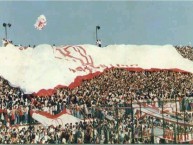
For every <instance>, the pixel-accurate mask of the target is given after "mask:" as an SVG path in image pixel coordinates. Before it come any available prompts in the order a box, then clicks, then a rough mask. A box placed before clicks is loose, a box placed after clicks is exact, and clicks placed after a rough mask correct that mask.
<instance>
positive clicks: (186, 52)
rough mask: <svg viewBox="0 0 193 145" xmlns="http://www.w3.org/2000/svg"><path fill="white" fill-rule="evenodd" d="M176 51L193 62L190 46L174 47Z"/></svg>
mask: <svg viewBox="0 0 193 145" xmlns="http://www.w3.org/2000/svg"><path fill="white" fill-rule="evenodd" d="M175 48H176V50H177V51H178V52H179V53H180V54H181V55H182V56H183V57H184V58H187V59H189V60H192V61H193V47H191V46H175Z"/></svg>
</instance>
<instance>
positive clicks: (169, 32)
mask: <svg viewBox="0 0 193 145" xmlns="http://www.w3.org/2000/svg"><path fill="white" fill-rule="evenodd" d="M41 14H44V15H45V16H46V18H47V26H46V27H45V28H44V29H43V30H42V31H39V30H36V29H35V28H34V23H35V22H36V19H37V17H38V16H39V15H41ZM4 22H6V23H11V24H12V26H11V28H9V29H8V38H9V39H11V40H12V41H13V42H14V43H15V44H23V45H29V44H31V45H34V44H35V45H38V44H43V43H47V44H56V45H61V44H63V45H66V44H74V45H76V44H95V41H96V34H95V33H96V26H97V25H100V26H101V29H100V30H99V31H98V36H99V38H100V39H101V40H102V43H103V46H106V45H110V44H139V45H141V44H153V45H164V44H172V45H180V44H182V45H188V44H193V1H186V2H183V1H159V2H153V1H121V2H118V1H95V2H92V1H57V2H54V1H28V2H25V1H17V2H14V1H8V2H6V1H0V24H1V27H0V38H1V39H2V38H4V37H5V30H4V27H3V26H2V24H3V23H4Z"/></svg>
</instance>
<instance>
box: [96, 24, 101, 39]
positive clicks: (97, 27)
mask: <svg viewBox="0 0 193 145" xmlns="http://www.w3.org/2000/svg"><path fill="white" fill-rule="evenodd" d="M100 28H101V27H100V26H96V41H97V40H98V34H97V31H98V30H99V29H100Z"/></svg>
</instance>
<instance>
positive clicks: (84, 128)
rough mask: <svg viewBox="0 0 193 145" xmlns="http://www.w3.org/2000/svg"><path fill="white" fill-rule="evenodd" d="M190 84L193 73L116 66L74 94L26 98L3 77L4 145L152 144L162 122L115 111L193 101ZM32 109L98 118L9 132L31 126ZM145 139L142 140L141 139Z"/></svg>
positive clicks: (0, 81) (65, 91) (63, 92)
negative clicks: (136, 105)
mask: <svg viewBox="0 0 193 145" xmlns="http://www.w3.org/2000/svg"><path fill="white" fill-rule="evenodd" d="M192 82H193V74H190V73H179V72H173V71H156V72H147V71H143V72H135V71H127V70H124V69H118V68H115V69H111V70H107V71H105V72H104V73H103V74H101V75H99V76H96V77H94V78H93V79H91V80H84V81H83V82H82V84H81V85H80V86H78V87H76V88H74V89H72V90H71V89H68V88H61V89H58V90H57V92H56V93H55V94H54V95H52V96H47V97H40V96H39V97H37V96H36V97H33V98H31V99H30V98H27V97H26V96H25V95H23V93H22V91H20V89H18V88H12V87H10V85H9V84H8V82H7V81H5V80H4V79H2V78H1V79H0V93H1V94H0V105H1V106H0V109H1V110H4V109H6V111H4V112H3V113H1V114H0V115H1V118H0V120H1V122H2V123H1V125H0V126H1V128H3V129H1V134H0V143H15V142H16V143H131V142H133V141H132V138H133V136H134V138H135V140H134V142H135V143H137V142H143V143H150V142H151V141H152V140H151V133H152V124H153V125H155V126H158V124H159V125H160V127H162V125H163V122H162V120H159V119H157V118H152V117H150V116H145V118H138V116H137V115H136V114H135V113H134V116H133V118H132V111H131V109H130V108H126V109H119V110H117V109H116V107H131V101H133V103H137V102H143V101H144V102H147V104H155V101H158V104H159V106H161V105H162V101H163V100H168V101H169V100H171V99H174V98H175V96H177V97H178V98H183V97H192V96H193V85H192ZM29 107H30V109H37V110H42V111H46V112H49V113H50V114H57V113H59V112H61V111H62V110H63V109H65V108H68V109H70V110H71V112H72V114H73V115H74V116H76V117H78V118H81V119H83V120H84V119H93V118H94V121H93V122H92V121H90V122H83V123H78V124H76V125H74V126H73V125H70V124H69V125H68V127H67V126H66V128H64V129H62V128H61V127H56V128H53V127H49V128H42V127H41V129H40V128H37V127H35V128H34V129H31V128H30V129H20V130H18V129H13V128H10V127H9V126H10V125H15V124H22V123H27V122H28V120H29ZM95 107H96V108H95ZM97 107H98V108H97ZM108 107H109V108H108ZM181 109H182V108H181ZM106 116H109V117H106ZM132 120H133V121H132ZM152 120H153V121H152ZM152 122H153V123H152ZM166 124H167V123H166ZM166 124H165V125H166ZM166 126H167V125H166ZM171 126H172V124H169V123H168V129H170V128H171ZM30 127H33V126H30ZM31 130H32V131H31ZM187 130H191V128H187ZM52 132H57V133H55V134H53V133H52ZM141 136H143V139H140V137H141Z"/></svg>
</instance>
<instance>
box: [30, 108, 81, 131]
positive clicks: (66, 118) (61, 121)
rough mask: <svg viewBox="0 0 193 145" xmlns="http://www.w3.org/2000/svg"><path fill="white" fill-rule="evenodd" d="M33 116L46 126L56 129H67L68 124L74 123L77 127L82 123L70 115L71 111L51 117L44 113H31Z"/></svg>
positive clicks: (64, 111) (66, 110)
mask: <svg viewBox="0 0 193 145" xmlns="http://www.w3.org/2000/svg"><path fill="white" fill-rule="evenodd" d="M31 116H32V118H33V119H35V120H37V121H38V122H40V123H41V124H42V125H44V126H51V125H53V126H54V127H56V126H59V125H61V126H62V127H65V125H66V124H67V123H68V124H70V123H72V124H73V125H75V124H76V123H78V122H80V121H81V119H79V118H76V117H74V116H72V115H70V111H69V110H68V109H65V110H63V111H62V112H61V113H59V114H56V115H51V114H49V113H47V112H43V111H31Z"/></svg>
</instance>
